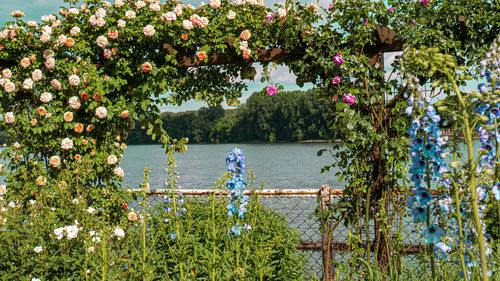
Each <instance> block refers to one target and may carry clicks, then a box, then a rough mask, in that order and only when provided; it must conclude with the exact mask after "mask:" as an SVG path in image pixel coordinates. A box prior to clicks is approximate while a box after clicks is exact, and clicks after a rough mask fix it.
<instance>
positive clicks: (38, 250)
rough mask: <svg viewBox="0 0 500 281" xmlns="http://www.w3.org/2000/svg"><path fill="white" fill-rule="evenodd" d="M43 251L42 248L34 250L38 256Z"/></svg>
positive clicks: (37, 247)
mask: <svg viewBox="0 0 500 281" xmlns="http://www.w3.org/2000/svg"><path fill="white" fill-rule="evenodd" d="M42 250H43V248H42V246H36V247H35V248H34V249H33V251H35V253H37V254H40V253H41V252H42Z"/></svg>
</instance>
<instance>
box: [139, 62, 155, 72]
mask: <svg viewBox="0 0 500 281" xmlns="http://www.w3.org/2000/svg"><path fill="white" fill-rule="evenodd" d="M152 68H153V67H152V66H151V64H150V63H149V62H145V63H143V64H142V66H141V69H142V71H144V72H149V71H151V69H152Z"/></svg>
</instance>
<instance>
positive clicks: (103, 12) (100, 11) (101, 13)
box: [95, 8, 106, 18]
mask: <svg viewBox="0 0 500 281" xmlns="http://www.w3.org/2000/svg"><path fill="white" fill-rule="evenodd" d="M95 15H96V16H97V17H98V18H104V17H105V16H106V10H104V9H103V8H99V9H97V11H96V12H95Z"/></svg>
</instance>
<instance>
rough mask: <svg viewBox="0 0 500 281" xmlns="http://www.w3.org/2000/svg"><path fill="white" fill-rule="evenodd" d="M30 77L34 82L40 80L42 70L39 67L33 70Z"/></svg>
mask: <svg viewBox="0 0 500 281" xmlns="http://www.w3.org/2000/svg"><path fill="white" fill-rule="evenodd" d="M31 78H32V79H33V81H35V82H38V81H40V80H42V78H43V75H42V71H41V70H40V69H35V70H33V73H31Z"/></svg>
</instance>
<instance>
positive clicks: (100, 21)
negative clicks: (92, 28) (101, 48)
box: [96, 18, 106, 27]
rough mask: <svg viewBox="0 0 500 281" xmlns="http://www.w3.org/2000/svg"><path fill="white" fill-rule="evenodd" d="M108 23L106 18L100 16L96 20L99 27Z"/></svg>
mask: <svg viewBox="0 0 500 281" xmlns="http://www.w3.org/2000/svg"><path fill="white" fill-rule="evenodd" d="M105 24H106V20H105V19H104V18H98V19H97V21H96V25H97V26H99V27H103V26H104V25H105Z"/></svg>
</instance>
